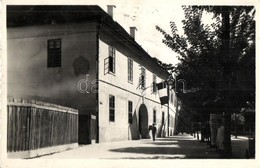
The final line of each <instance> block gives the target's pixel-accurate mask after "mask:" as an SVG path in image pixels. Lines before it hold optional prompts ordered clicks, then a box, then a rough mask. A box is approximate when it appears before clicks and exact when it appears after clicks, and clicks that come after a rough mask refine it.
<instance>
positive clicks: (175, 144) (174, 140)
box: [110, 136, 219, 159]
mask: <svg viewBox="0 0 260 168" xmlns="http://www.w3.org/2000/svg"><path fill="white" fill-rule="evenodd" d="M143 143H144V145H143V146H140V147H126V148H118V149H110V151H112V152H121V153H135V154H144V157H138V159H144V158H149V159H151V158H152V159H175V158H186V159H188V158H189V159H200V158H205V159H214V158H215V159H218V158H219V155H218V154H217V153H216V152H215V151H214V150H211V149H207V147H206V144H204V143H201V142H199V141H197V140H195V139H194V138H192V137H190V136H180V137H177V136H176V137H170V138H159V139H156V141H155V142H153V141H152V142H150V141H144V142H143ZM166 145H167V146H166ZM145 155H147V157H145ZM151 155H155V156H151ZM156 155H157V156H156ZM160 155H163V156H160ZM128 159H134V158H131V157H128Z"/></svg>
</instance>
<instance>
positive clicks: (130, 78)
mask: <svg viewBox="0 0 260 168" xmlns="http://www.w3.org/2000/svg"><path fill="white" fill-rule="evenodd" d="M128 82H133V60H132V59H130V58H128Z"/></svg>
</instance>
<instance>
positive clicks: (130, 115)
mask: <svg viewBox="0 0 260 168" xmlns="http://www.w3.org/2000/svg"><path fill="white" fill-rule="evenodd" d="M128 123H129V124H132V123H133V102H132V101H128Z"/></svg>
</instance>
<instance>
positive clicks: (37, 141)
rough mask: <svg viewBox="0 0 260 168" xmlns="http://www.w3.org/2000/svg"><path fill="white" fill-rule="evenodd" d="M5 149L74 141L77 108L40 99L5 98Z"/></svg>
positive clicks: (54, 144)
mask: <svg viewBox="0 0 260 168" xmlns="http://www.w3.org/2000/svg"><path fill="white" fill-rule="evenodd" d="M7 106H8V125H7V151H8V152H22V151H32V150H38V149H41V148H46V147H54V146H59V145H66V144H72V143H78V111H77V110H75V109H72V108H67V107H64V106H59V105H55V104H50V103H44V102H40V101H34V100H32V101H25V100H22V99H21V100H17V99H9V102H8V105H7Z"/></svg>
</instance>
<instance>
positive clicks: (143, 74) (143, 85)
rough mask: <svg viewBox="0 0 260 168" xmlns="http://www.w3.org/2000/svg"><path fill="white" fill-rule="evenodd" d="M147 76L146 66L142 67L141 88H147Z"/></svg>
mask: <svg viewBox="0 0 260 168" xmlns="http://www.w3.org/2000/svg"><path fill="white" fill-rule="evenodd" d="M145 78H146V76H145V69H144V67H141V76H140V85H141V89H143V90H145V87H146V84H145V82H146V79H145Z"/></svg>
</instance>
